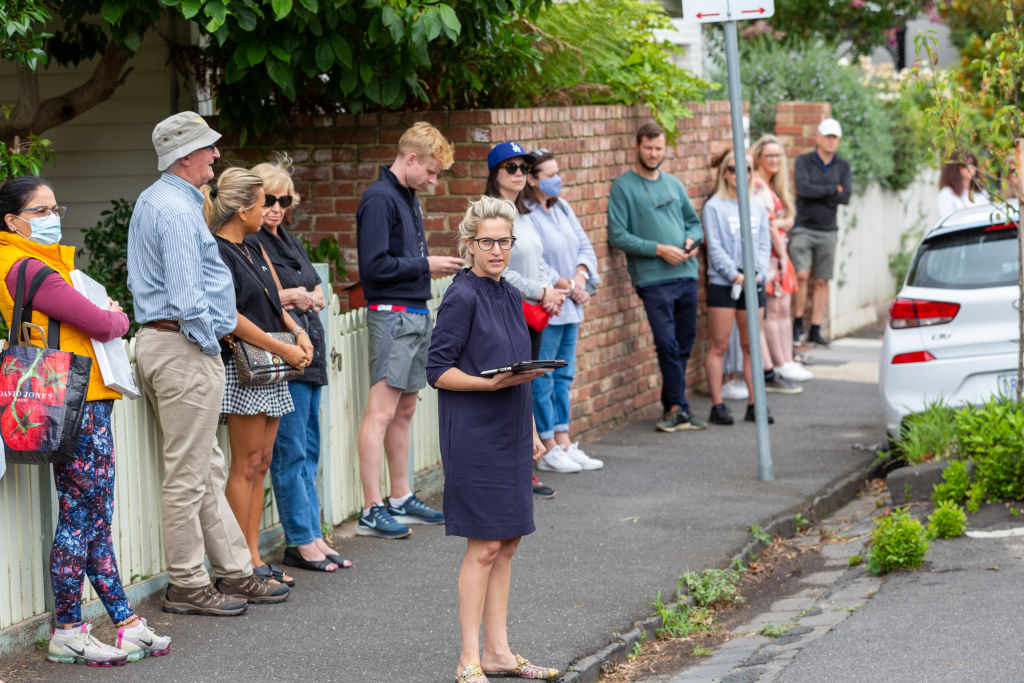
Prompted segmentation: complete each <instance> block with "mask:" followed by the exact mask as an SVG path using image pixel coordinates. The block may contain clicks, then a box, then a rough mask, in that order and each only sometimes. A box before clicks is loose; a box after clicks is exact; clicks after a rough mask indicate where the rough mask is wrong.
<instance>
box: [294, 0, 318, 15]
mask: <svg viewBox="0 0 1024 683" xmlns="http://www.w3.org/2000/svg"><path fill="white" fill-rule="evenodd" d="M299 2H300V3H301V4H302V6H303V7H305V8H306V9H308V10H309V11H310V12H312V13H313V14H317V13H318V12H319V11H320V5H319V3H317V0H299Z"/></svg>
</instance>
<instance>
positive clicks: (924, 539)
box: [867, 509, 928, 574]
mask: <svg viewBox="0 0 1024 683" xmlns="http://www.w3.org/2000/svg"><path fill="white" fill-rule="evenodd" d="M927 552H928V532H927V531H926V530H925V528H924V527H923V526H922V525H921V522H919V521H917V519H916V518H914V517H913V516H912V515H911V514H910V513H909V512H907V511H906V510H900V509H897V510H893V511H892V512H890V513H889V514H888V515H885V516H884V517H880V518H879V519H876V520H875V528H874V529H872V530H871V552H870V553H868V561H867V566H868V569H870V570H871V571H872V572H873V573H875V574H887V573H888V572H891V571H893V570H896V569H916V568H917V567H920V566H921V563H922V562H924V556H925V553H927Z"/></svg>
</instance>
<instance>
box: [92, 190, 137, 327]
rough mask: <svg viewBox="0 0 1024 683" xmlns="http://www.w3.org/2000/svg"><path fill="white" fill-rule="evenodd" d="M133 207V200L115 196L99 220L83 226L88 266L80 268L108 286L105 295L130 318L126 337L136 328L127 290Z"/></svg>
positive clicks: (130, 299)
mask: <svg viewBox="0 0 1024 683" xmlns="http://www.w3.org/2000/svg"><path fill="white" fill-rule="evenodd" d="M134 208H135V202H132V201H129V200H127V199H115V200H113V201H111V207H110V208H109V209H105V210H103V211H102V212H100V222H99V223H97V224H96V225H94V226H93V227H91V228H86V229H85V233H84V237H85V253H86V254H87V255H88V256H89V265H88V266H86V267H85V268H83V270H84V271H85V272H86V273H88V275H89V277H91V278H92V279H94V280H96V281H97V282H99V283H100V284H101V285H103V286H104V287H106V288H107V296H109V297H110V298H111V299H113V300H114V301H117V302H118V303H120V304H121V308H122V309H123V310H124V312H125V313H126V314H127V315H128V320H130V321H131V326H130V327H129V329H128V334H127V335H126V336H128V337H131V336H134V335H135V333H136V332H137V331H138V329H139V324H138V323H136V322H135V306H134V304H133V303H132V293H131V291H130V290H129V289H128V224H129V223H130V222H131V220H132V211H133V210H134Z"/></svg>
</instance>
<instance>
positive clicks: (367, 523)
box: [356, 504, 412, 538]
mask: <svg viewBox="0 0 1024 683" xmlns="http://www.w3.org/2000/svg"><path fill="white" fill-rule="evenodd" d="M411 533H412V530H411V529H410V528H409V527H407V526H405V525H404V524H399V523H398V522H396V521H395V518H394V517H392V516H391V515H390V514H388V509H387V508H386V507H384V506H383V505H381V504H377V505H373V506H371V507H370V513H369V514H367V515H360V516H359V521H358V522H357V523H356V535H357V536H380V537H381V538H405V537H406V536H408V535H409V534H411Z"/></svg>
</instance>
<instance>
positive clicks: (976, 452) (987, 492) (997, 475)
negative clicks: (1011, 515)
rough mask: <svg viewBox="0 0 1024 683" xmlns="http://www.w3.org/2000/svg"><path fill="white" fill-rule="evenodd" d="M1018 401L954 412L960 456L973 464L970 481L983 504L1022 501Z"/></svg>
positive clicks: (1023, 421)
mask: <svg viewBox="0 0 1024 683" xmlns="http://www.w3.org/2000/svg"><path fill="white" fill-rule="evenodd" d="M1022 407H1024V406H1022V404H1021V403H1020V402H1018V401H1015V400H1012V399H1009V398H1005V397H998V398H992V399H990V400H989V401H988V402H987V403H986V404H985V405H983V406H966V407H964V408H963V409H962V410H959V411H957V413H956V417H955V419H956V425H957V441H958V443H959V450H960V455H961V456H962V457H966V458H970V459H971V460H972V461H973V462H974V465H975V468H976V469H975V473H974V480H975V483H976V484H977V486H978V488H979V489H980V492H979V493H978V494H976V495H977V496H983V498H984V500H986V501H995V500H1020V499H1021V498H1024V412H1022Z"/></svg>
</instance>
